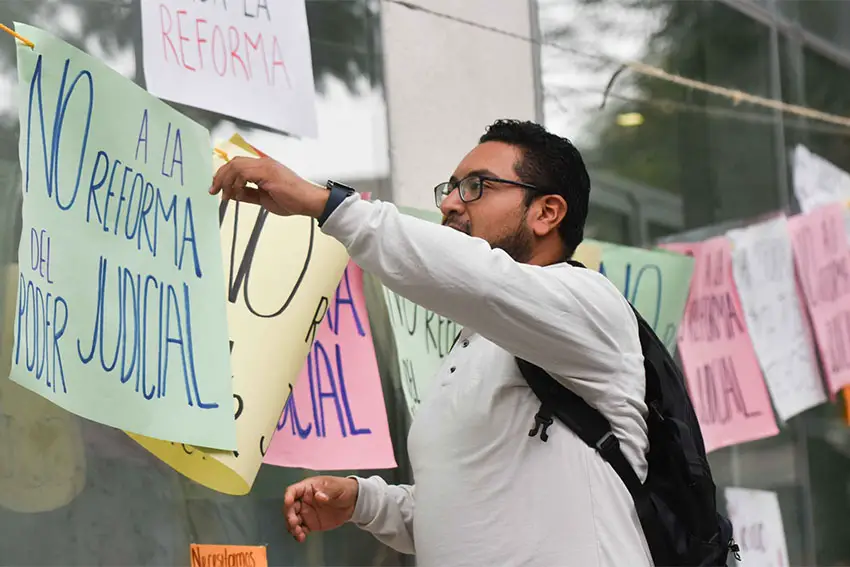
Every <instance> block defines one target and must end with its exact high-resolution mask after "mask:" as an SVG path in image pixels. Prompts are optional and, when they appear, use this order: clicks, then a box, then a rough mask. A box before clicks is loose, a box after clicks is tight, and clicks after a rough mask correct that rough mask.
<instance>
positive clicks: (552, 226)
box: [529, 195, 567, 237]
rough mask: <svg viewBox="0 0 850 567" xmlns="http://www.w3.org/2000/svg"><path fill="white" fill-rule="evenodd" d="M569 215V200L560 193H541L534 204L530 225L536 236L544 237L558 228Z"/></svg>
mask: <svg viewBox="0 0 850 567" xmlns="http://www.w3.org/2000/svg"><path fill="white" fill-rule="evenodd" d="M566 215H567V201H566V200H564V198H563V197H561V196H560V195H541V196H540V197H538V198H537V199H536V200H535V202H534V204H533V205H532V218H530V219H529V226H530V227H531V230H532V232H534V234H535V236H538V237H543V236H546V235H547V234H549V233H550V232H552V231H553V230H557V229H558V225H560V224H561V222H562V221H563V220H564V217H565V216H566Z"/></svg>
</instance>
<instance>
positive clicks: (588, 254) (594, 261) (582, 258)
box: [573, 240, 602, 272]
mask: <svg viewBox="0 0 850 567" xmlns="http://www.w3.org/2000/svg"><path fill="white" fill-rule="evenodd" d="M573 260H575V261H576V262H581V263H582V264H584V265H585V267H587V268H589V269H591V270H596V271H597V272H598V271H599V265H600V264H601V263H602V246H601V245H600V244H599V243H598V242H596V241H595V240H584V241H583V242H582V243H581V244H579V245H578V248H576V251H575V253H573Z"/></svg>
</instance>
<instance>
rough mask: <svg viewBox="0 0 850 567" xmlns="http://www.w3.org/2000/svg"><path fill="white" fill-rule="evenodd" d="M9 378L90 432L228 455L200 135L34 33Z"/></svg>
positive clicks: (215, 267) (220, 299) (24, 61)
mask: <svg viewBox="0 0 850 567" xmlns="http://www.w3.org/2000/svg"><path fill="white" fill-rule="evenodd" d="M16 29H17V30H18V31H19V32H20V33H21V34H23V35H24V36H26V37H28V38H29V39H30V40H31V41H33V42H35V46H36V47H35V49H34V50H32V49H30V48H28V47H25V46H23V45H19V46H18V51H17V53H18V77H19V83H20V101H21V105H20V121H21V137H20V147H19V149H20V161H21V168H22V171H23V178H24V181H23V204H22V219H23V230H22V236H21V241H20V247H19V268H20V272H21V273H20V276H19V285H18V302H17V303H18V304H17V317H16V319H15V346H14V355H13V359H12V370H11V375H10V377H11V379H12V380H13V381H15V382H17V383H19V384H21V385H22V386H24V387H25V388H28V389H30V390H32V391H34V392H36V393H37V394H39V395H42V396H44V397H46V398H47V399H49V400H50V401H52V402H53V403H55V404H57V405H59V406H61V407H63V408H65V409H67V410H69V411H71V412H73V413H75V414H77V415H80V416H83V417H85V418H87V419H91V420H92V421H97V422H99V423H103V424H106V425H110V426H112V427H118V428H121V429H125V430H128V431H132V432H135V433H140V434H144V435H148V436H151V437H156V438H159V439H166V440H169V441H176V442H181V443H192V444H197V445H203V446H206V447H214V448H218V449H227V450H231V449H235V448H236V429H235V425H234V420H233V414H232V412H231V409H230V407H231V403H232V402H231V400H232V388H231V383H230V357H229V354H228V350H227V344H228V340H227V318H226V309H225V300H224V298H225V294H224V292H225V290H224V281H223V278H222V274H223V268H222V259H221V245H220V242H219V232H218V204H217V202H216V200H215V199H213V198H211V197H210V195H209V194H208V190H209V186H210V183H211V180H212V176H211V157H210V139H209V133H208V132H207V131H206V130H205V129H204V128H202V127H201V126H200V125H198V124H196V123H195V122H192V121H191V120H189V119H188V118H186V117H185V116H183V115H181V114H180V113H178V112H176V111H174V110H173V109H172V108H171V107H169V106H168V105H167V104H165V103H163V102H161V101H159V100H157V99H155V98H154V97H152V96H150V95H149V94H148V93H146V92H145V91H144V90H143V89H141V88H139V87H138V86H136V85H135V84H133V83H132V82H130V81H128V80H127V79H125V78H124V77H122V76H121V75H119V74H118V73H116V72H115V71H113V70H112V69H110V68H109V67H107V66H106V65H105V64H104V63H102V62H101V61H98V60H97V59H94V58H92V57H90V56H88V55H86V54H85V53H83V52H81V51H79V50H77V49H75V48H73V47H71V46H69V45H68V44H66V43H65V42H63V41H61V40H59V39H57V38H55V37H53V36H52V35H50V34H48V33H46V32H44V31H42V30H40V29H38V28H35V27H32V26H27V25H23V24H16Z"/></svg>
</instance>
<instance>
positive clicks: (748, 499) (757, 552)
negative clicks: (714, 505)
mask: <svg viewBox="0 0 850 567" xmlns="http://www.w3.org/2000/svg"><path fill="white" fill-rule="evenodd" d="M724 493H725V496H726V510H727V511H728V513H729V519H730V520H731V521H732V529H733V532H734V538H735V542H736V543H737V544H738V546H739V547H740V548H741V552H740V554H741V561H736V563H737V564H739V565H740V564H742V565H746V566H747V567H788V564H789V563H788V548H787V545H786V542H785V527H784V525H783V523H782V512H781V510H780V508H779V499H778V498H777V496H776V493H775V492H770V491H767V490H750V489H747V488H732V487H728V488H726V489H725V490H724Z"/></svg>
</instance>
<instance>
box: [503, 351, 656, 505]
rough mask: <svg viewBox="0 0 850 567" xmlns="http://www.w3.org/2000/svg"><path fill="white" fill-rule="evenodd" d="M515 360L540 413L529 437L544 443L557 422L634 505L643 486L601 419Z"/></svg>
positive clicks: (539, 372)
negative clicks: (591, 452)
mask: <svg viewBox="0 0 850 567" xmlns="http://www.w3.org/2000/svg"><path fill="white" fill-rule="evenodd" d="M516 360H517V365H518V366H519V369H520V372H522V375H523V377H524V378H525V380H526V382H528V385H529V386H530V387H531V389H532V391H533V392H534V394H535V395H536V396H537V398H538V399H539V400H540V401H541V405H540V409H539V410H538V412H537V414H536V415H535V416H534V427H533V428H532V429H531V431H529V432H528V435H529V437H536V436H537V434H538V433H539V434H540V440H541V441H543V442H546V441H548V439H549V434H548V432H547V429H548V428H549V426H550V425H552V423H553V419H552V418H553V417H556V418H558V420H560V421H561V422H562V423H563V424H564V425H566V426H567V427H569V428H570V429H571V430H572V431H573V433H575V434H576V435H577V436H578V437H579V438H580V439H581V440H582V441H584V442H585V443H586V444H587V445H588V446H589V447H591V448H593V449H596V451H597V452H598V453H599V454H600V455H601V456H602V458H603V459H605V460H606V461H607V462H608V464H610V465H611V468H613V469H614V471H615V472H616V473H617V475H618V476H619V477H620V478H621V479H622V481H623V483H624V484H625V485H626V488H628V489H629V492H630V493H631V495H632V498H633V499H635V500H636V501H637V500H638V499H639V497H640V496H642V494H643V484H642V483H641V482H640V479H639V478H638V476H637V473H635V470H634V468H632V466H631V465H630V464H629V462H628V460H626V457H625V455H623V452H622V451H621V450H620V441H619V440H618V439H617V437H616V436H615V435H614V432H613V431H612V430H611V424H610V423H608V420H607V419H605V416H603V415H602V414H601V413H599V411H597V410H596V409H594V408H593V407H591V406H590V405H589V404H588V403H587V402H586V401H584V399H582V398H581V396H579V395H578V394H576V393H575V392H573V391H572V390H570V389H569V388H566V387H564V386H562V385H561V384H560V383H559V382H557V381H556V380H555V379H554V378H552V377H551V376H550V375H549V374H548V373H547V372H546V371H545V370H543V369H542V368H540V367H539V366H536V365H534V364H532V363H530V362H527V361H525V360H522V359H520V358H517V359H516Z"/></svg>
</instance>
